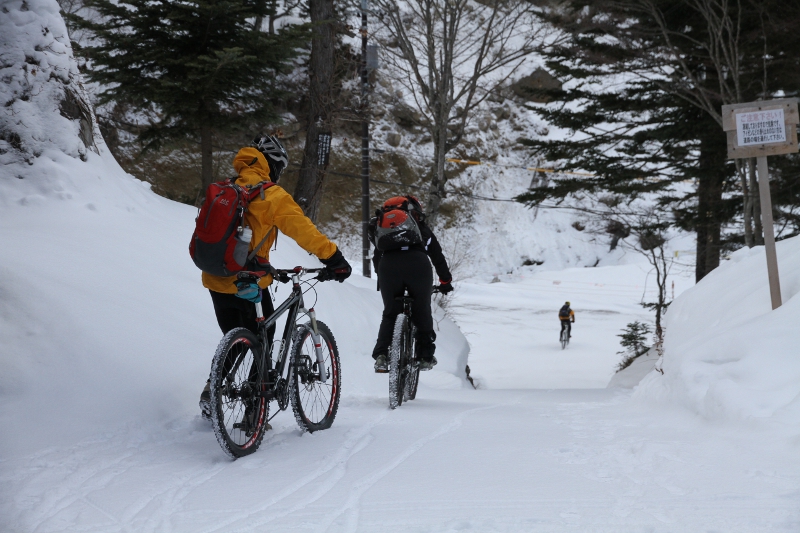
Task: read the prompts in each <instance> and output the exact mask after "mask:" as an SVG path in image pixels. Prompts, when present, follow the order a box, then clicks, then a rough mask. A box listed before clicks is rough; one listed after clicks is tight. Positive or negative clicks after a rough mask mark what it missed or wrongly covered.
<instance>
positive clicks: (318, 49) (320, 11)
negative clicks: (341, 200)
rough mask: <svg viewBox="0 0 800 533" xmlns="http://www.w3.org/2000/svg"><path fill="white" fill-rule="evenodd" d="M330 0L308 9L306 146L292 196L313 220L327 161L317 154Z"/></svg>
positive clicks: (326, 103)
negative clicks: (310, 35) (310, 26)
mask: <svg viewBox="0 0 800 533" xmlns="http://www.w3.org/2000/svg"><path fill="white" fill-rule="evenodd" d="M333 6H334V4H333V0H311V1H310V2H309V11H310V14H311V24H312V26H313V30H312V35H313V36H312V38H311V58H310V62H309V78H310V79H309V82H310V83H309V100H310V102H309V103H310V105H309V114H308V128H307V130H306V145H305V149H304V150H303V162H302V166H301V168H300V179H299V180H298V182H297V187H296V188H295V190H294V199H295V201H296V202H297V203H298V204H299V205H300V207H301V208H302V209H303V212H304V213H305V214H306V216H307V217H308V218H310V219H311V220H312V221H314V222H316V220H317V216H318V214H319V206H320V203H321V201H322V188H323V185H324V180H325V169H326V168H327V161H322V160H321V159H323V158H320V154H319V137H320V134H328V135H330V133H331V123H330V122H331V112H332V111H333V110H332V109H331V105H332V100H333V98H332V89H333V82H334V80H333V74H334V60H335V50H336V33H335V24H334V17H335V13H334V7H333Z"/></svg>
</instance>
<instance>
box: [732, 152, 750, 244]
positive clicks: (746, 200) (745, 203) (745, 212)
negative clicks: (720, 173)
mask: <svg viewBox="0 0 800 533" xmlns="http://www.w3.org/2000/svg"><path fill="white" fill-rule="evenodd" d="M736 173H737V174H738V175H739V182H740V183H741V185H742V216H743V219H744V245H745V246H747V247H748V248H752V247H753V199H752V197H751V195H750V187H749V186H748V185H747V168H746V167H745V165H744V164H742V160H741V159H737V160H736Z"/></svg>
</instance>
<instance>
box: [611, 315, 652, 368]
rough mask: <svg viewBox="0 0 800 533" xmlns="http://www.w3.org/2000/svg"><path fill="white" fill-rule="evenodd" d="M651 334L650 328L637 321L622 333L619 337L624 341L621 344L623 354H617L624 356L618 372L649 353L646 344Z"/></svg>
mask: <svg viewBox="0 0 800 533" xmlns="http://www.w3.org/2000/svg"><path fill="white" fill-rule="evenodd" d="M649 334H650V327H649V326H648V325H647V324H644V323H642V322H639V321H638V320H637V321H635V322H631V323H630V324H628V325H627V326H626V327H625V329H623V330H622V333H620V334H619V335H617V337H620V338H621V339H622V340H621V341H619V343H620V345H621V346H622V347H623V348H624V349H623V350H622V351H621V352H617V353H619V354H622V355H623V356H624V357H623V359H622V361H621V362H620V364H619V365H618V366H617V372H619V371H620V370H623V369H625V368H627V367H629V366H630V364H631V363H632V362H633V360H634V359H636V358H637V357H639V356H640V355H642V354H644V353H645V352H647V350H648V349H649V348H648V347H647V346H646V344H645V343H646V342H647V336H648V335H649Z"/></svg>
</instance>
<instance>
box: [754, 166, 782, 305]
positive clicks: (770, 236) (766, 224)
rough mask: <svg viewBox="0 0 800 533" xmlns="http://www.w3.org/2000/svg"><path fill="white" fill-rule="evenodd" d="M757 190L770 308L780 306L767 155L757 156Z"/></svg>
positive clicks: (779, 283) (779, 284)
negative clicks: (759, 201) (765, 252)
mask: <svg viewBox="0 0 800 533" xmlns="http://www.w3.org/2000/svg"><path fill="white" fill-rule="evenodd" d="M758 192H759V194H760V196H761V225H762V226H763V228H764V248H765V249H766V251H767V276H768V277H769V295H770V297H771V298H772V308H773V309H777V308H778V307H780V306H781V280H780V278H779V277H778V254H777V252H776V251H775V227H774V226H773V222H772V199H771V198H770V194H769V170H768V168H767V156H761V157H759V158H758Z"/></svg>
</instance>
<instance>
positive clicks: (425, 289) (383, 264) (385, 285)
mask: <svg viewBox="0 0 800 533" xmlns="http://www.w3.org/2000/svg"><path fill="white" fill-rule="evenodd" d="M378 283H379V285H380V289H381V297H382V298H383V315H382V317H381V326H380V329H379V330H378V340H377V342H376V343H375V349H374V350H373V351H372V357H373V358H375V357H377V356H378V354H380V353H387V352H388V350H389V347H390V346H391V344H392V334H393V333H394V323H395V320H396V319H397V315H399V314H400V313H401V312H402V311H403V303H402V302H401V301H398V300H395V298H398V297H401V296H403V289H406V288H407V289H408V294H409V295H410V296H411V297H412V298H414V304H413V305H412V306H411V319H412V321H413V322H414V325H415V326H416V327H417V346H418V349H419V350H420V352H419V353H420V355H422V356H423V357H424V358H425V359H430V356H433V352H434V350H435V349H436V347H435V345H434V344H433V341H435V340H436V333H435V332H434V331H433V316H432V315H431V294H432V292H433V272H432V271H431V263H430V261H429V260H428V255H427V254H426V253H425V252H423V251H421V250H398V251H392V252H386V253H384V254H383V256H382V257H381V261H380V263H378ZM423 354H424V355H423Z"/></svg>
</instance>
